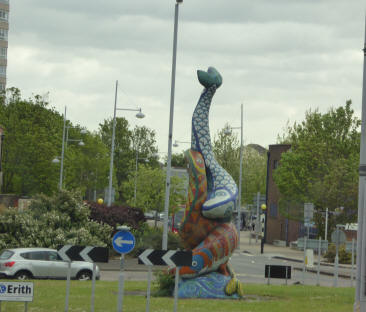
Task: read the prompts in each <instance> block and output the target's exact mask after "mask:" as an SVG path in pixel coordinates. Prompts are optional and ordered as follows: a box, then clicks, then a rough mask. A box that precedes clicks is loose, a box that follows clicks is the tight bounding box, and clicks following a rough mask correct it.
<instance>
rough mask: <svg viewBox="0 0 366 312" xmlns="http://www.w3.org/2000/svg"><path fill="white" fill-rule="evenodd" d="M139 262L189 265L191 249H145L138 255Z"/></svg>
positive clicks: (172, 265) (173, 265)
mask: <svg viewBox="0 0 366 312" xmlns="http://www.w3.org/2000/svg"><path fill="white" fill-rule="evenodd" d="M139 264H146V265H169V266H171V267H177V266H186V265H187V266H191V265H192V251H181V250H154V249H146V250H144V251H143V252H142V253H141V254H140V255H139Z"/></svg>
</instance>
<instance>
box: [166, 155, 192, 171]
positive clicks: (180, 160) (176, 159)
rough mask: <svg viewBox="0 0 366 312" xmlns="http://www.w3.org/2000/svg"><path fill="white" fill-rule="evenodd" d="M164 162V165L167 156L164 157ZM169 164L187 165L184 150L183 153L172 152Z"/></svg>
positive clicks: (180, 166)
mask: <svg viewBox="0 0 366 312" xmlns="http://www.w3.org/2000/svg"><path fill="white" fill-rule="evenodd" d="M164 163H165V166H166V165H167V163H168V157H167V156H165V157H164ZM171 165H172V167H178V168H185V167H186V166H187V164H186V159H185V156H184V152H183V153H173V154H172V160H171Z"/></svg>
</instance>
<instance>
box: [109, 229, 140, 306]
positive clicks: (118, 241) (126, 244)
mask: <svg viewBox="0 0 366 312" xmlns="http://www.w3.org/2000/svg"><path fill="white" fill-rule="evenodd" d="M119 230H120V231H119V232H117V233H116V234H114V236H113V239H112V245H113V248H114V250H115V251H117V252H118V253H120V254H121V263H120V270H119V279H118V303H117V312H122V305H123V287H124V274H123V271H124V264H125V254H127V253H129V252H130V251H132V250H133V249H134V248H135V237H134V236H133V235H132V233H131V232H129V231H128V230H129V228H128V227H127V226H123V227H120V228H119Z"/></svg>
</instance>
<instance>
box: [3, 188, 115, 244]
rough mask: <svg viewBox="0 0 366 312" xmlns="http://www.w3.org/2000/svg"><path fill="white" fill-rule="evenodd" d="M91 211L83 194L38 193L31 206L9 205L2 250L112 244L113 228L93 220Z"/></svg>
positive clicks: (4, 224)
mask: <svg viewBox="0 0 366 312" xmlns="http://www.w3.org/2000/svg"><path fill="white" fill-rule="evenodd" d="M89 213H90V210H89V207H88V206H87V205H85V204H83V201H82V198H81V196H80V195H79V194H76V193H72V192H67V191H60V192H59V193H58V194H56V195H54V196H52V197H48V196H45V195H38V196H37V197H36V198H35V199H34V200H33V201H32V204H31V205H30V207H29V209H27V210H25V211H22V212H19V211H17V210H16V209H8V210H7V211H5V213H4V214H2V215H0V250H1V249H4V248H17V247H50V248H56V247H57V246H59V245H65V244H72V245H84V246H85V245H92V246H109V245H110V244H111V233H112V228H111V227H110V226H109V225H107V224H100V223H97V222H95V221H90V220H89Z"/></svg>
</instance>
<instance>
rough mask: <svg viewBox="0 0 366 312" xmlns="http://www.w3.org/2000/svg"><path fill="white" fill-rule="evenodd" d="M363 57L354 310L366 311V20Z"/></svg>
mask: <svg viewBox="0 0 366 312" xmlns="http://www.w3.org/2000/svg"><path fill="white" fill-rule="evenodd" d="M363 52H364V58H363V86H362V117H361V121H362V123H361V146H360V167H359V180H358V181H359V182H358V227H357V259H356V263H357V274H356V293H355V304H354V311H355V312H359V311H366V285H365V283H366V276H365V274H366V250H365V249H366V236H365V235H366V211H365V209H366V193H365V187H366V128H365V126H366V125H365V123H366V20H365V41H364V49H363Z"/></svg>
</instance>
